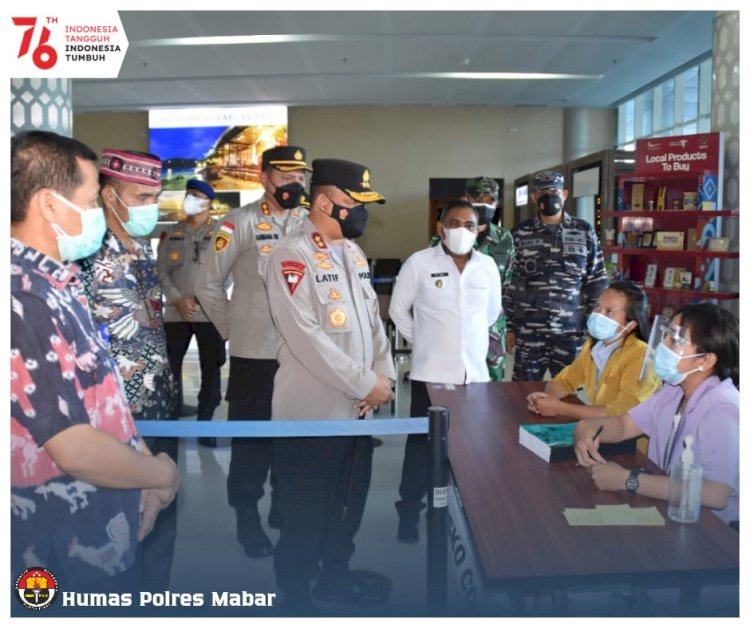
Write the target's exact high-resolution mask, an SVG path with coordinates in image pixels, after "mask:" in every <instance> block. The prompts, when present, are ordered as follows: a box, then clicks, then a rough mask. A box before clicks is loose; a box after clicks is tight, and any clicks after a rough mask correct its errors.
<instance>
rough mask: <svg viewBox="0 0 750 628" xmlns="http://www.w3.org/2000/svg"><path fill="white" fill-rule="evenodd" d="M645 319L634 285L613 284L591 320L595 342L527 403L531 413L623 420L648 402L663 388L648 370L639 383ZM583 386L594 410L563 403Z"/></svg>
mask: <svg viewBox="0 0 750 628" xmlns="http://www.w3.org/2000/svg"><path fill="white" fill-rule="evenodd" d="M647 313H648V298H647V297H646V294H645V293H644V292H643V290H642V289H641V288H640V287H639V286H638V285H637V284H636V283H635V282H633V281H618V282H615V283H613V284H611V285H610V286H609V288H607V289H606V290H605V291H604V292H602V293H601V295H599V300H598V303H597V305H596V307H594V311H593V312H592V313H591V316H590V317H589V319H588V330H589V334H591V338H590V339H588V340H587V341H586V342H585V343H584V345H583V348H582V349H581V353H580V355H579V356H578V357H577V358H576V359H575V360H574V361H573V363H572V364H569V365H568V366H566V367H565V368H564V369H563V370H562V371H560V373H558V374H557V376H556V377H555V378H554V379H552V380H551V381H550V382H547V386H546V388H545V389H544V392H535V393H531V394H530V395H529V396H528V397H527V398H526V401H527V402H528V407H529V410H531V411H532V412H536V413H537V414H541V415H542V416H554V415H556V414H562V415H565V416H568V417H572V418H574V419H595V418H599V417H605V416H619V415H621V414H624V413H625V412H627V411H628V410H629V409H630V408H632V407H634V406H637V405H638V404H639V403H641V402H642V401H644V400H646V399H648V398H649V397H650V396H651V395H652V394H653V393H654V392H656V390H657V389H658V388H659V384H660V382H659V379H658V378H657V377H656V375H654V372H653V370H652V369H651V366H650V365H649V367H648V370H647V371H646V373H645V375H644V377H643V380H642V381H638V375H639V374H640V371H641V365H642V364H643V356H644V354H645V353H646V348H647V344H646V342H644V340H647V339H648V316H647ZM581 386H583V388H584V389H585V391H586V394H587V395H588V398H589V400H590V403H591V405H588V406H587V405H580V404H575V403H568V402H565V401H562V398H563V397H565V396H567V395H570V394H573V393H575V391H577V390H578V389H579V388H580V387H581Z"/></svg>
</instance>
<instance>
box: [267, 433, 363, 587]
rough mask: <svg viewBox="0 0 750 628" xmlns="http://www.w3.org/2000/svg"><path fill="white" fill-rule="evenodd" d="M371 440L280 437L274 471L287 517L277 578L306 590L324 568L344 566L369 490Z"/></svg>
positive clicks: (276, 563) (276, 562)
mask: <svg viewBox="0 0 750 628" xmlns="http://www.w3.org/2000/svg"><path fill="white" fill-rule="evenodd" d="M372 449H373V448H372V438H371V437H370V436H358V437H349V436H336V437H314V438H278V439H276V441H275V443H274V472H275V474H276V481H277V484H278V487H279V496H278V506H279V510H280V512H281V515H282V516H283V524H282V527H281V534H280V536H279V541H278V543H277V544H276V548H275V550H274V568H275V570H276V582H277V584H278V585H279V588H281V590H282V591H285V592H286V593H290V592H298V591H300V590H305V588H306V587H307V586H309V583H310V582H311V581H312V580H314V579H315V578H317V577H318V575H319V574H320V569H321V566H322V568H323V569H326V568H328V569H341V570H345V569H347V568H348V566H349V559H350V558H351V556H352V554H353V553H354V536H355V534H356V533H357V530H359V526H360V524H361V522H362V514H363V513H364V509H365V502H366V501H367V493H368V491H369V490H370V477H371V474H372Z"/></svg>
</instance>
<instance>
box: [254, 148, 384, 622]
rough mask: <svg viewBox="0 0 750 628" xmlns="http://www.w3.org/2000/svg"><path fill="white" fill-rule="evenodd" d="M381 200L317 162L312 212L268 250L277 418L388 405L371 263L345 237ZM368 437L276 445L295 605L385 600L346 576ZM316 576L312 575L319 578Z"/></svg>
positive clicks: (354, 171) (281, 578)
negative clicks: (315, 601)
mask: <svg viewBox="0 0 750 628" xmlns="http://www.w3.org/2000/svg"><path fill="white" fill-rule="evenodd" d="M373 202H377V203H383V202H385V199H384V198H383V196H382V195H380V194H379V193H377V192H375V191H373V190H372V189H371V187H370V172H369V170H368V169H367V168H365V167H364V166H361V165H359V164H355V163H352V162H349V161H343V160H338V159H317V160H315V161H314V162H313V175H312V183H311V208H310V215H309V217H308V219H307V220H306V221H305V223H304V227H303V229H302V230H300V231H298V232H296V233H294V234H292V235H290V236H289V237H288V238H286V239H285V240H284V241H283V242H282V243H280V244H279V246H277V247H276V250H275V251H274V252H273V253H272V255H271V259H270V261H269V264H268V270H267V275H266V284H267V286H268V299H269V304H270V307H271V313H272V315H273V318H274V322H275V323H276V325H277V327H278V329H279V332H280V334H281V340H280V345H279V353H278V359H279V370H278V373H277V374H276V380H275V384H274V392H273V419H274V420H283V419H312V420H314V419H328V420H330V419H356V418H358V417H367V416H369V414H370V412H371V411H372V410H373V409H375V408H377V407H379V406H380V405H381V404H383V403H386V402H388V401H390V400H391V399H392V398H393V393H392V391H391V386H392V383H393V381H394V379H395V377H396V373H395V369H394V364H393V359H392V356H391V351H390V343H389V341H388V337H387V335H386V333H385V329H384V327H383V323H382V321H381V318H380V313H379V308H378V299H377V296H376V294H375V291H374V290H373V289H372V286H371V285H370V272H369V268H368V264H367V258H366V256H365V254H364V253H363V252H362V249H360V248H359V247H358V246H357V245H356V244H354V242H352V241H351V238H356V237H358V236H359V235H361V234H362V232H363V231H364V228H365V224H366V222H367V209H366V207H365V205H364V204H365V203H373ZM371 463H372V438H371V437H369V436H368V437H316V438H278V439H276V441H275V442H274V469H275V473H276V477H277V482H278V492H279V502H280V504H279V507H280V509H281V514H282V519H283V524H282V528H281V536H280V538H279V542H278V543H277V545H276V550H275V554H274V567H275V569H276V581H277V583H278V585H279V587H280V588H281V589H282V591H283V592H284V596H285V600H286V602H285V603H287V604H288V605H290V606H291V607H295V606H296V607H297V608H300V609H304V608H309V607H310V606H311V604H312V602H311V598H310V583H311V582H312V581H313V580H314V579H315V578H318V581H317V583H316V585H315V587H314V589H313V591H312V595H313V596H314V597H315V598H316V599H319V600H337V601H343V602H350V603H355V604H361V603H369V602H377V601H379V600H381V599H382V598H383V596H384V595H386V590H387V587H385V586H384V583H383V581H382V579H379V578H377V577H375V575H374V574H371V573H370V572H361V571H355V570H350V569H349V559H350V557H351V555H352V553H353V552H354V543H353V538H354V534H355V533H356V531H357V529H358V527H359V524H360V521H361V518H362V512H363V510H364V505H365V499H366V496H367V491H368V489H369V484H370V471H371ZM318 576H320V577H318Z"/></svg>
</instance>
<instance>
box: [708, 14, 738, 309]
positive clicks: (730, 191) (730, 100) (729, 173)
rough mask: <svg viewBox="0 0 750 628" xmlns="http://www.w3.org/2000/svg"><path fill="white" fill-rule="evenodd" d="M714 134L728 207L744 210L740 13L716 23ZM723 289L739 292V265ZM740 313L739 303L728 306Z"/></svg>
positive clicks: (725, 274) (731, 266) (729, 269)
mask: <svg viewBox="0 0 750 628" xmlns="http://www.w3.org/2000/svg"><path fill="white" fill-rule="evenodd" d="M713 28H714V32H713V54H712V63H713V79H712V82H711V130H712V131H722V132H723V133H724V207H725V208H726V209H731V210H735V211H739V209H740V13H739V11H719V12H717V13H716V17H714V23H713ZM738 223H739V220H737V219H731V220H725V225H724V232H725V234H726V235H727V236H729V237H730V238H731V243H732V248H733V249H735V250H738V249H739V228H738V227H739V224H738ZM721 284H722V288H723V289H725V290H726V289H738V286H739V263H737V262H725V263H723V264H722V265H721ZM726 305H727V306H728V307H729V308H730V309H731V310H732V311H733V312H735V314H736V313H738V310H739V303H738V302H736V301H735V302H731V303H727V304H726Z"/></svg>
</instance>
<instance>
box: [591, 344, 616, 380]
mask: <svg viewBox="0 0 750 628" xmlns="http://www.w3.org/2000/svg"><path fill="white" fill-rule="evenodd" d="M621 345H622V343H621V342H613V343H612V344H610V345H605V344H604V343H603V342H602V341H601V340H599V341H597V343H596V344H595V345H594V346H593V347H592V348H591V358H592V359H593V360H594V364H595V365H596V382H597V384H598V383H599V378H600V377H601V375H602V371H603V370H604V367H605V366H606V365H607V361H608V360H609V358H610V356H611V355H612V354H613V353H614V352H615V351H616V350H617V348H618V347H620V346H621Z"/></svg>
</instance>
